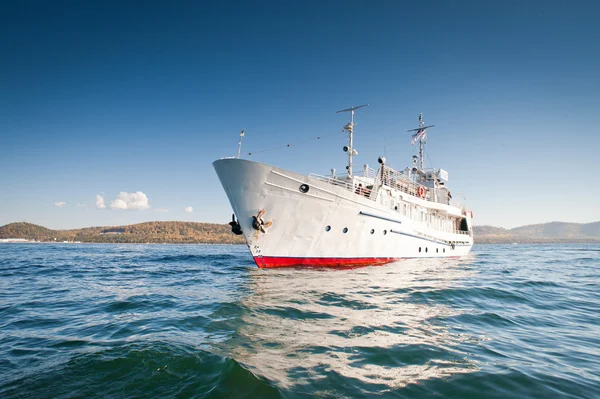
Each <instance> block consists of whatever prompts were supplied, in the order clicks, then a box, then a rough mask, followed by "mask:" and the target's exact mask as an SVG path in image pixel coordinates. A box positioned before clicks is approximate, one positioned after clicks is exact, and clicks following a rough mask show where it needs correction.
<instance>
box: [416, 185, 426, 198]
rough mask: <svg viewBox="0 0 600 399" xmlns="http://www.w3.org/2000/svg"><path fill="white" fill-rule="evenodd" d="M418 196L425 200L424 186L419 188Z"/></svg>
mask: <svg viewBox="0 0 600 399" xmlns="http://www.w3.org/2000/svg"><path fill="white" fill-rule="evenodd" d="M417 195H418V196H419V197H421V198H423V196H424V195H425V190H424V189H423V186H419V188H418V189H417Z"/></svg>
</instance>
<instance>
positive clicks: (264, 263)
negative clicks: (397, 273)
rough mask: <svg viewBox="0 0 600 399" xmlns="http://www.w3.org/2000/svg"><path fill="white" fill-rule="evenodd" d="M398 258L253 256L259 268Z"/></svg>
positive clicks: (337, 264)
mask: <svg viewBox="0 0 600 399" xmlns="http://www.w3.org/2000/svg"><path fill="white" fill-rule="evenodd" d="M398 259H399V258H291V257H276V256H261V257H254V261H255V262H256V265H257V266H258V267H260V268H272V267H294V266H308V267H352V266H371V265H384V264H386V263H390V262H394V261H396V260H398Z"/></svg>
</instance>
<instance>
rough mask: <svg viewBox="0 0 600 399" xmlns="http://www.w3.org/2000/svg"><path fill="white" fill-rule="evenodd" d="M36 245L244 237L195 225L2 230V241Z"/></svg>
mask: <svg viewBox="0 0 600 399" xmlns="http://www.w3.org/2000/svg"><path fill="white" fill-rule="evenodd" d="M7 238H24V239H28V240H35V241H59V242H62V241H81V242H98V243H160V244H162V243H169V244H243V243H245V241H244V238H243V237H242V236H236V235H234V234H233V233H232V232H231V227H230V226H229V225H227V224H213V223H194V222H147V223H139V224H132V225H128V226H115V227H89V228H85V229H73V230H50V229H47V228H45V227H42V226H38V225H36V224H32V223H11V224H7V225H5V226H2V227H0V239H7Z"/></svg>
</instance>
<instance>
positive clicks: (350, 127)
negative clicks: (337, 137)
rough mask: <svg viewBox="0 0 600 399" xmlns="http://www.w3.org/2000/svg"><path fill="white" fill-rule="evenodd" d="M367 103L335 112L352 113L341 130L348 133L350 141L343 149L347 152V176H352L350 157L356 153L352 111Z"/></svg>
mask: <svg viewBox="0 0 600 399" xmlns="http://www.w3.org/2000/svg"><path fill="white" fill-rule="evenodd" d="M368 106H369V104H363V105H358V106H355V107H350V108H347V109H343V110H341V111H337V112H336V114H339V113H340V112H350V114H351V115H352V116H351V118H350V122H348V123H347V124H346V126H344V129H343V131H347V132H348V133H349V135H350V143H349V146H348V147H344V151H347V152H348V166H347V167H346V169H348V177H352V157H353V156H354V155H358V151H356V150H355V149H354V147H353V141H354V111H356V110H357V109H359V108H362V107H368Z"/></svg>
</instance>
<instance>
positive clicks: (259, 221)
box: [252, 209, 273, 233]
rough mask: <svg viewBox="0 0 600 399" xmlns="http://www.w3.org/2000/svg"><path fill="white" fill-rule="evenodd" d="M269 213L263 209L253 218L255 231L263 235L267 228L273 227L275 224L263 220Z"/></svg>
mask: <svg viewBox="0 0 600 399" xmlns="http://www.w3.org/2000/svg"><path fill="white" fill-rule="evenodd" d="M266 212H267V211H266V210H265V209H261V210H260V211H259V212H258V213H257V214H256V216H252V227H254V229H255V230H258V231H261V232H263V233H265V228H267V227H271V225H272V224H273V222H271V221H269V222H265V221H264V220H263V218H262V217H263V216H264V214H265V213H266Z"/></svg>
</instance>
